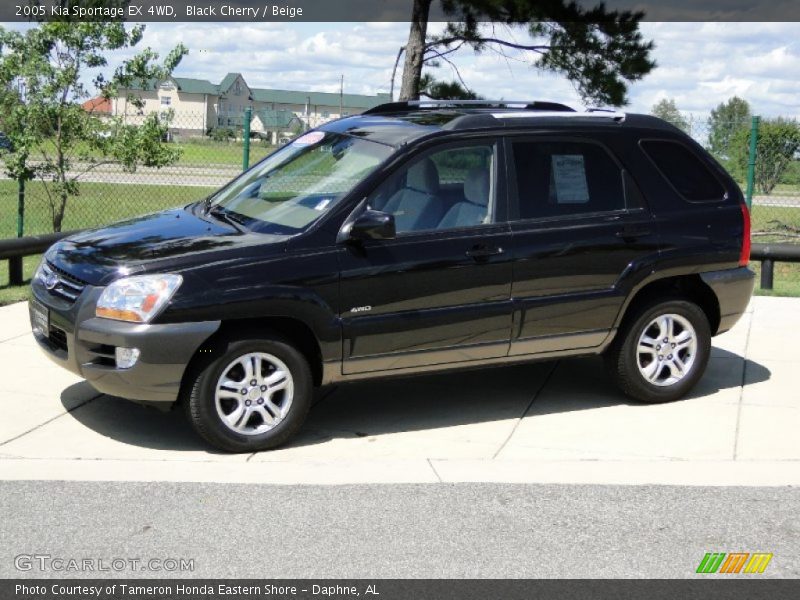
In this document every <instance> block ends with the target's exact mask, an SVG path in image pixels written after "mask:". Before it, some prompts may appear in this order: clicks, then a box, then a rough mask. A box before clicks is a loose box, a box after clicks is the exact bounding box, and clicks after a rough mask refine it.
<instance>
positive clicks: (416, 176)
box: [406, 158, 439, 194]
mask: <svg viewBox="0 0 800 600" xmlns="http://www.w3.org/2000/svg"><path fill="white" fill-rule="evenodd" d="M406 187H408V188H411V189H414V190H417V191H419V192H425V193H426V194H435V193H436V192H438V191H439V170H438V169H437V168H436V165H435V164H433V161H432V160H431V159H430V158H426V159H425V160H422V161H420V162H418V163H417V164H415V165H414V166H413V167H411V168H410V169H409V170H408V173H407V174H406Z"/></svg>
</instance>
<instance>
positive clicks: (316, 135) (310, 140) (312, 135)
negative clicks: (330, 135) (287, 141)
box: [292, 131, 325, 146]
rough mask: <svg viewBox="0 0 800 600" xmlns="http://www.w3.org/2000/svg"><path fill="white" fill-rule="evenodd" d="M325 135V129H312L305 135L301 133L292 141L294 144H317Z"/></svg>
mask: <svg viewBox="0 0 800 600" xmlns="http://www.w3.org/2000/svg"><path fill="white" fill-rule="evenodd" d="M324 137H325V132H324V131H310V132H308V133H307V134H305V135H301V136H300V137H299V138H297V139H296V140H295V141H294V142H292V144H293V145H294V146H310V145H312V144H316V143H317V142H321V141H322V138H324Z"/></svg>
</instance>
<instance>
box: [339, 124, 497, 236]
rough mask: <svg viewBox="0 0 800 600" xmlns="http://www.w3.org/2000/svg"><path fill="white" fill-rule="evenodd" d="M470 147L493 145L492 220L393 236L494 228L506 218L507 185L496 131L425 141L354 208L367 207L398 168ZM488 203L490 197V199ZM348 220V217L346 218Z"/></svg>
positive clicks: (439, 233)
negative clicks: (426, 142)
mask: <svg viewBox="0 0 800 600" xmlns="http://www.w3.org/2000/svg"><path fill="white" fill-rule="evenodd" d="M472 146H489V147H491V148H492V157H493V160H494V169H493V171H494V172H493V174H492V182H491V189H492V192H493V194H494V198H493V200H494V202H492V213H494V214H492V215H491V216H492V220H491V221H490V222H489V223H479V224H477V225H464V226H461V227H451V228H448V229H420V230H418V231H402V232H397V234H396V235H395V239H402V240H406V239H412V238H415V237H423V236H430V235H431V234H438V235H443V234H445V235H449V234H451V233H454V232H470V231H480V230H483V229H489V228H493V227H497V226H498V225H501V224H503V223H505V222H506V221H507V216H508V188H507V182H506V181H504V180H505V179H506V177H505V156H504V155H505V152H504V147H503V140H502V136H501V135H498V134H497V133H496V132H492V133H490V134H485V133H484V134H481V135H479V136H470V137H460V138H459V139H456V140H454V139H443V140H442V139H435V140H432V142H431V143H430V144H425V145H424V146H421V147H420V148H418V149H417V150H416V151H415V152H411V153H409V154H408V155H407V156H404V157H402V158H401V159H400V161H398V163H397V164H396V165H394V166H393V167H392V169H391V170H390V171H389V172H388V173H385V174H384V176H383V177H382V179H381V181H380V182H378V183H376V184H375V186H374V187H372V189H370V190H369V192H368V193H367V194H365V195H364V200H363V201H362V202H361V203H359V206H358V207H357V208H356V211H354V212H357V211H360V210H364V209H365V208H367V207H368V206H369V204H368V203H369V199H370V198H371V197H372V196H373V194H375V193H376V192H377V191H378V190H379V189H380V187H381V186H382V185H383V184H384V183H385V182H387V181H389V180H390V179H392V178H393V177H395V176H396V175H397V174H398V173H399V172H400V171H402V170H404V169H408V168H410V166H411V165H413V164H414V163H415V162H417V161H420V160H424V159H425V158H429V157H430V156H431V155H432V154H437V153H439V152H442V151H445V150H450V149H458V148H468V147H472ZM501 170H502V171H503V175H504V176H503V177H501V176H500V172H501ZM490 202H491V200H490ZM347 220H350V218H348V219H347Z"/></svg>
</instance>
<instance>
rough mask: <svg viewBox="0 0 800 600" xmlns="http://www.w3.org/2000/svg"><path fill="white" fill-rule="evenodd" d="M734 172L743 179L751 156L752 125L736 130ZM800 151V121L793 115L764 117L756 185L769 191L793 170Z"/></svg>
mask: <svg viewBox="0 0 800 600" xmlns="http://www.w3.org/2000/svg"><path fill="white" fill-rule="evenodd" d="M732 148H733V159H732V162H733V164H734V165H735V167H736V171H735V176H738V178H740V179H744V174H745V173H746V172H747V163H748V160H749V156H750V129H749V128H746V127H745V128H742V129H740V130H739V131H737V132H736V134H735V135H734V139H733V142H732ZM798 151H800V125H798V123H797V121H795V120H794V119H784V118H780V117H779V118H777V119H762V121H761V123H760V125H759V127H758V137H757V138H756V168H755V185H756V189H757V190H758V191H759V192H761V193H762V194H770V193H772V191H773V190H774V189H775V186H776V185H778V184H779V183H781V182H782V181H783V180H784V178H785V177H787V176H789V175H790V174H791V169H792V167H793V165H794V163H795V160H796V159H795V157H796V156H797V153H798Z"/></svg>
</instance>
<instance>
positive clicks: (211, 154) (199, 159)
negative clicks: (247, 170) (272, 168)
mask: <svg viewBox="0 0 800 600" xmlns="http://www.w3.org/2000/svg"><path fill="white" fill-rule="evenodd" d="M175 145H176V146H178V147H179V148H181V149H182V150H183V152H182V153H181V157H180V159H179V160H178V163H177V164H178V165H207V164H220V165H223V164H224V165H236V166H237V167H240V166H241V165H242V154H243V152H244V151H243V147H242V142H227V143H226V142H215V141H213V140H206V139H204V140H196V141H195V140H191V139H188V140H181V141H178V142H176V143H175ZM274 149H275V147H274V146H266V145H264V144H263V143H261V142H257V141H252V142H250V164H251V165H253V164H255V163H256V162H258V161H259V160H261V159H262V158H264V157H265V156H266V155H267V154H269V153H270V152H272V151H273V150H274Z"/></svg>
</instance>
